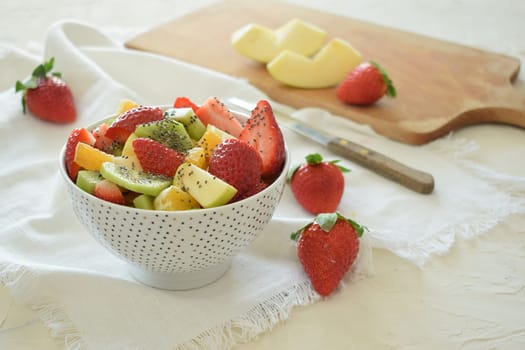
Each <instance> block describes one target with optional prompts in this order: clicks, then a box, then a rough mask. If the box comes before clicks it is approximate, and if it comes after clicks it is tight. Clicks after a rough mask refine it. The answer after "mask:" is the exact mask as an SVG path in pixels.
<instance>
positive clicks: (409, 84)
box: [126, 1, 525, 144]
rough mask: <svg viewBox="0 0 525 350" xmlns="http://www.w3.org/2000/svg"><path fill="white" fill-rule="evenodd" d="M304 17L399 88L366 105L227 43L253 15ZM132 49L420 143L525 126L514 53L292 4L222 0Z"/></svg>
mask: <svg viewBox="0 0 525 350" xmlns="http://www.w3.org/2000/svg"><path fill="white" fill-rule="evenodd" d="M292 18H299V19H302V20H304V21H307V22H309V23H312V24H315V25H317V26H319V27H320V28H323V29H324V30H326V31H327V32H328V34H329V38H328V39H330V38H333V37H338V38H342V39H345V40H347V41H348V42H350V43H351V44H352V45H353V46H354V47H355V48H357V49H358V50H359V51H360V52H361V53H362V54H363V58H364V59H365V60H374V61H377V62H379V63H381V64H382V65H383V66H384V67H385V69H386V70H387V71H388V72H389V74H390V77H391V78H392V80H393V82H394V84H395V86H396V88H397V91H398V97H397V98H395V99H390V98H383V99H381V100H380V102H379V103H377V104H375V105H373V106H368V107H353V106H349V105H345V104H343V103H341V102H340V101H339V100H337V98H336V97H335V88H328V89H315V90H307V89H296V88H290V87H287V86H284V85H282V84H280V83H279V82H277V81H276V80H275V79H273V78H272V77H271V76H270V75H269V74H268V73H267V71H266V68H265V66H264V65H262V64H258V63H254V62H251V61H250V60H248V59H246V58H244V57H243V56H241V55H240V54H238V53H237V52H236V51H234V50H233V49H232V47H231V46H230V36H231V34H232V33H233V32H234V31H235V30H236V29H238V28H240V27H241V26H243V25H245V24H247V23H249V22H255V23H258V24H261V25H265V26H267V27H270V28H277V27H279V26H281V25H282V24H284V23H285V22H287V21H288V20H290V19H292ZM126 46H127V47H129V48H134V49H139V50H145V51H150V52H155V53H159V54H163V55H167V56H171V57H175V58H177V59H180V60H184V61H188V62H191V63H195V64H197V65H201V66H205V67H208V68H211V69H214V70H217V71H221V72H224V73H227V74H230V75H233V76H237V77H243V78H246V79H248V80H249V81H250V82H251V83H252V84H253V85H254V86H256V87H258V88H259V89H261V90H262V91H264V92H265V93H266V94H267V95H268V96H269V97H270V98H271V99H273V100H275V101H278V102H281V103H284V104H286V105H289V106H292V107H295V108H303V107H320V108H324V109H326V110H328V111H330V112H332V113H334V114H336V115H338V116H342V117H346V118H349V119H352V120H354V121H356V122H359V123H364V124H368V125H370V126H371V127H372V128H373V129H374V130H376V131H377V132H378V133H380V134H382V135H385V136H387V137H389V138H392V139H395V140H398V141H401V142H405V143H409V144H424V143H427V142H429V141H432V140H434V139H436V138H438V137H440V136H443V135H445V134H446V133H448V132H449V131H452V130H456V129H458V128H461V127H464V126H466V125H472V124H477V123H484V122H498V123H506V124H510V125H515V126H519V127H525V91H520V90H518V89H517V88H516V87H514V86H513V85H512V82H513V81H514V80H515V78H516V77H517V75H518V71H519V68H520V61H519V60H518V59H516V58H513V57H509V56H505V55H501V54H497V53H493V52H486V51H482V50H478V49H475V48H470V47H466V46H462V45H457V44H454V43H450V42H446V41H442V40H436V39H433V38H430V37H426V36H421V35H417V34H414V33H410V32H405V31H400V30H396V29H392V28H388V27H383V26H379V25H375V24H371V23H367V22H362V21H359V20H355V19H352V18H347V17H341V16H337V15H334V14H329V13H324V12H319V11H317V10H313V9H308V8H304V7H300V6H297V5H292V4H287V3H270V2H265V1H259V2H251V1H250V2H246V1H244V2H243V1H225V2H219V3H216V4H214V5H211V6H209V7H206V8H203V9H200V10H198V11H196V12H194V13H190V14H189V15H186V16H184V17H181V18H178V19H175V20H173V21H171V22H168V23H165V24H163V25H161V26H159V27H157V28H153V29H152V30H150V31H148V32H146V33H143V34H141V35H139V36H137V37H135V38H133V39H131V40H130V41H128V42H127V43H126Z"/></svg>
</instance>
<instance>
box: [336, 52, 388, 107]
mask: <svg viewBox="0 0 525 350" xmlns="http://www.w3.org/2000/svg"><path fill="white" fill-rule="evenodd" d="M396 94H397V93H396V89H395V87H394V84H393V83H392V80H390V78H389V76H388V74H387V72H386V71H385V70H384V69H383V68H382V67H381V66H380V65H379V64H377V63H375V62H364V63H361V64H360V65H358V66H357V67H355V68H354V69H353V70H352V71H350V73H348V75H347V76H346V77H345V78H344V79H343V81H342V82H341V83H340V84H339V86H338V87H337V89H336V96H337V98H338V99H340V100H341V101H343V102H345V103H349V104H353V105H370V104H373V103H374V102H376V101H377V100H379V99H380V98H381V97H383V96H384V95H387V96H389V97H395V96H396Z"/></svg>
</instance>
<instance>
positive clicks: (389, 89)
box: [370, 61, 397, 97]
mask: <svg viewBox="0 0 525 350" xmlns="http://www.w3.org/2000/svg"><path fill="white" fill-rule="evenodd" d="M370 63H371V64H372V65H373V66H374V67H376V68H377V69H378V70H379V72H380V73H381V76H382V77H383V81H384V82H385V85H386V95H387V96H390V97H396V96H397V91H396V88H395V86H394V83H393V82H392V80H391V79H390V77H389V76H388V73H387V72H386V70H385V69H384V68H383V67H381V65H380V64H379V63H377V62H373V61H370Z"/></svg>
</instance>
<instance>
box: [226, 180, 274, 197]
mask: <svg viewBox="0 0 525 350" xmlns="http://www.w3.org/2000/svg"><path fill="white" fill-rule="evenodd" d="M268 186H269V184H268V183H267V182H265V181H262V180H261V181H259V182H258V183H256V184H255V186H253V187H252V188H250V189H249V190H248V191H246V192H244V193H241V194H239V193H237V194H236V195H235V196H234V197H233V198H232V199H231V201H230V203H233V202H238V201H240V200H243V199H245V198H248V197H251V196H253V195H255V194H257V193H259V192H261V191H262V190H264V189H265V188H266V187H268Z"/></svg>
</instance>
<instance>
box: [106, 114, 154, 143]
mask: <svg viewBox="0 0 525 350" xmlns="http://www.w3.org/2000/svg"><path fill="white" fill-rule="evenodd" d="M163 118H164V115H163V113H162V109H160V108H159V107H150V106H139V107H136V108H132V109H130V110H129V111H126V112H124V113H122V114H121V115H120V116H119V117H118V118H117V119H115V121H114V122H113V123H111V125H110V126H109V128H108V129H107V130H106V134H105V136H106V137H108V138H110V139H112V140H114V141H116V142H119V143H124V142H126V140H127V138H128V137H129V135H131V133H132V132H134V131H135V128H136V127H137V125H140V124H145V123H149V122H153V121H157V120H161V119H163Z"/></svg>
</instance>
